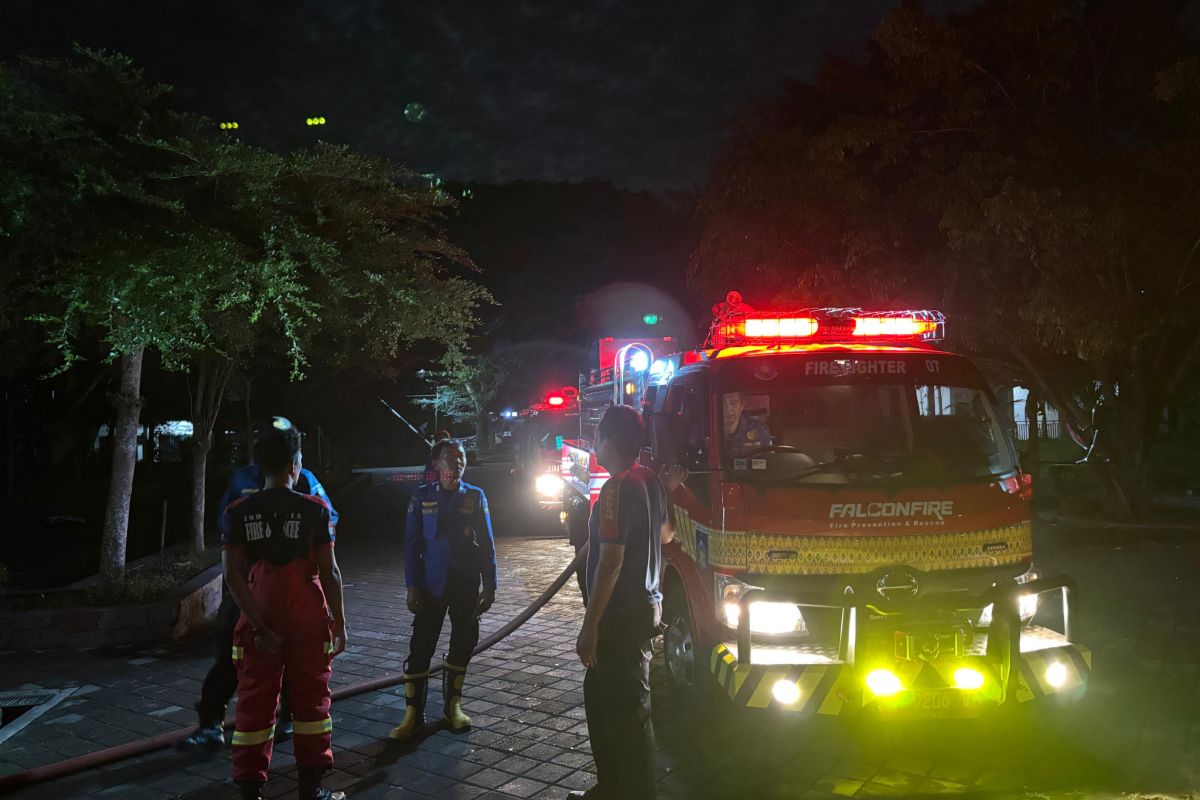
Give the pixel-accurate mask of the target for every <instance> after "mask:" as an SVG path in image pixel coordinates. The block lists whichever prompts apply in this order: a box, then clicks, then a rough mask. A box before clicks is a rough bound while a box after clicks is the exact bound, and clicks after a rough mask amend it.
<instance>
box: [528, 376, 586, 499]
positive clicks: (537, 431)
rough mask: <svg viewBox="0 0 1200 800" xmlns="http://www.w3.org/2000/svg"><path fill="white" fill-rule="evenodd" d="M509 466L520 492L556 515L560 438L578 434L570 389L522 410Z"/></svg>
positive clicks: (575, 400)
mask: <svg viewBox="0 0 1200 800" xmlns="http://www.w3.org/2000/svg"><path fill="white" fill-rule="evenodd" d="M514 427H515V432H514V436H513V438H514V440H515V441H514V445H513V448H514V449H513V462H514V465H515V468H516V475H517V480H518V481H519V482H520V491H521V493H522V494H524V492H530V493H531V495H530V496H532V497H533V498H534V500H535V501H536V502H537V505H538V507H539V508H541V509H545V510H553V511H560V510H561V509H562V499H563V480H562V475H561V468H562V456H561V453H562V447H563V439H564V437H572V436H574V435H576V434H577V433H578V432H579V395H578V392H577V391H576V389H575V387H573V386H565V387H563V388H562V389H559V390H556V391H552V392H550V393H548V394H547V395H546V396H545V397H543V398H542V399H541V400H540V401H539V402H537V403H534V404H532V405H531V406H529V407H528V408H525V409H522V410H521V412H520V413H519V414H518V415H517V423H516V425H515V426H514Z"/></svg>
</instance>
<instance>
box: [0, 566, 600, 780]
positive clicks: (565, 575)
mask: <svg viewBox="0 0 1200 800" xmlns="http://www.w3.org/2000/svg"><path fill="white" fill-rule="evenodd" d="M587 550H588V548H587V545H586V544H584V546H583V547H582V548H581V549H580V551H579V552H578V553H577V554H576V555H575V558H574V559H572V560H571V563H570V564H569V565H567V567H566V569H564V570H563V571H562V574H560V575H559V576H558V577H557V578H555V579H554V581H553V582H552V583H551V584H550V585H549V586H548V587H546V590H545V591H544V592H542V593H541V595H540V596H539V597H538V598H537V599H536V600H534V601H533V602H532V603H530V604H529V605H528V606H526V607H525V609H524V610H523V611H522V612H521V613H520V614H517V616H515V617H513V618H512V619H511V620H509V622H508V623H506V624H505V625H504V627H502V628H500V630H498V631H496V632H495V633H493V634H491V635H490V636H488V637H487V638H486V639H484V640H483V641H481V642H480V643H479V644H478V645H476V647H475V650H474V651H473V653H472V655H479V654H480V653H482V652H484V651H485V650H488V649H490V648H491V647H493V646H494V645H496V644H497V643H499V642H501V641H503V640H504V639H506V638H508V637H509V636H510V635H512V634H513V632H515V631H516V630H517V629H518V628H520V627H521V626H522V625H524V624H525V623H526V622H528V621H529V620H530V619H531V618H532V617H533V615H534V614H536V613H537V612H538V611H540V610H541V609H542V608H543V607H544V606H545V605H546V603H548V602H550V598H552V597H554V595H556V594H558V592H559V590H560V589H562V587H563V586H564V585H565V584H566V582H567V581H568V580H570V578H571V576H572V575H574V574H575V571H576V570H577V569H578V568H579V565H580V564H581V563H583V559H585V558H587ZM444 668H445V662H444V661H443V662H441V663H439V664H436V665H435V666H433V667H431V668H430V670H429V672H430V674H434V673H437V672H440V671H441V670H442V669H444ZM403 682H404V676H403V675H397V674H390V675H384V676H383V677H380V678H374V679H372V680H369V681H362V682H361V683H355V684H351V685H350V686H342V687H340V688H338V689H334V690H333V692H332V693H331V694H332V695H333V702H335V703H336V702H337V701H339V700H345V699H347V698H350V697H357V696H358V695H360V694H366V693H368V692H377V691H379V690H381V689H389V688H391V687H393V686H398V685H399V684H401V683H403ZM232 726H233V717H232V716H230V717H228V718H227V719H226V720H225V727H227V728H229V727H232ZM194 730H195V726H189V727H187V728H180V729H178V730H174V731H166V732H164V733H159V734H156V735H154V736H149V737H147V738H145V739H138V740H136V741H133V742H126V743H125V744H119V745H115V746H113V747H107V748H105V749H103V750H97V751H95V752H92V753H86V754H84V755H82V756H76V757H74V758H68V759H66V760H65V761H56V762H55V763H53V764H47V765H45V766H42V767H34V768H33V769H28V770H25V771H24V772H17V773H14V774H12V775H6V776H4V777H3V778H0V794H8V793H10V792H15V791H17V790H18V789H27V788H29V787H30V786H34V785H36V784H39V783H45V782H46V781H52V780H58V779H59V778H65V777H67V776H70V775H75V774H77V773H80V772H84V771H85V770H89V769H95V768H97V767H103V766H106V765H108V764H112V763H114V762H117V761H124V760H126V759H130V758H136V757H137V756H142V755H146V754H147V753H153V752H155V751H156V750H164V749H166V748H169V747H171V746H173V745H175V744H176V743H177V742H179V741H180V740H182V739H184V738H186V737H187V736H188V735H189V734H191V733H192V732H193V731H194Z"/></svg>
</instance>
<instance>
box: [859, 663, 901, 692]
mask: <svg viewBox="0 0 1200 800" xmlns="http://www.w3.org/2000/svg"><path fill="white" fill-rule="evenodd" d="M867 688H868V689H870V690H871V691H872V692H874V693H875V696H876V697H888V696H890V695H893V694H896V692H899V691H903V689H904V684H902V683H901V682H900V679H899V678H897V677H896V673H894V672H892V671H891V670H890V669H877V670H873V671H871V672H870V673H868V674H867Z"/></svg>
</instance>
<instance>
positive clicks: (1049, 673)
mask: <svg viewBox="0 0 1200 800" xmlns="http://www.w3.org/2000/svg"><path fill="white" fill-rule="evenodd" d="M1066 682H1067V668H1066V666H1065V665H1063V664H1061V663H1059V662H1057V661H1056V662H1054V663H1053V664H1051V665H1050V666H1048V667H1046V683H1048V684H1050V685H1051V686H1053V687H1054V688H1055V689H1061V688H1062V687H1063V685H1064V684H1065V683H1066Z"/></svg>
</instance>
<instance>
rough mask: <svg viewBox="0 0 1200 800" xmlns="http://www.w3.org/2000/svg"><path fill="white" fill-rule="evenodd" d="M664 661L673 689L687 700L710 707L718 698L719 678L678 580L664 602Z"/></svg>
mask: <svg viewBox="0 0 1200 800" xmlns="http://www.w3.org/2000/svg"><path fill="white" fill-rule="evenodd" d="M663 622H665V623H666V626H667V630H666V633H664V634H663V663H664V665H665V666H666V668H667V678H668V679H669V680H670V683H671V687H672V689H673V693H674V694H675V695H676V696H678V697H680V698H681V699H682V700H683V701H684V703H685V704H687V705H689V706H692V707H693V708H698V709H711V708H712V706H714V705H715V704H716V702H717V700H718V699H719V695H718V689H719V687H718V686H717V682H716V681H715V680H713V677H712V673H710V672H709V669H708V652H707V650H706V649H705V648H704V647H703V645H701V644H700V643H699V640H698V639H697V637H696V626H695V624H694V623H693V622H692V615H691V613H690V611H689V610H688V604H687V598H686V597H684V595H683V592H682V590H681V589H680V587H679V585H678V584H675V585H674V586H673V587H671V588H670V589H669V590H668V591H667V596H666V597H665V598H664V602H663Z"/></svg>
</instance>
